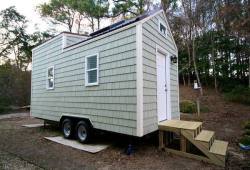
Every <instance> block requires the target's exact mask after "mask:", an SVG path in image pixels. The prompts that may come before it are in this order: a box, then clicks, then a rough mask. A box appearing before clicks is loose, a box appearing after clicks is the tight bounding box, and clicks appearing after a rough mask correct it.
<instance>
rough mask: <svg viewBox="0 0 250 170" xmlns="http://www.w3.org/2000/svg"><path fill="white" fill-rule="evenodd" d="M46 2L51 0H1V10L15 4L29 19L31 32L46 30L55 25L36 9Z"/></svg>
mask: <svg viewBox="0 0 250 170" xmlns="http://www.w3.org/2000/svg"><path fill="white" fill-rule="evenodd" d="M45 2H49V0H0V11H1V10H4V9H6V8H8V7H10V6H15V7H16V9H17V11H18V12H19V13H20V14H22V15H24V16H25V17H26V18H27V20H28V21H29V23H28V28H27V31H28V32H29V33H33V32H35V31H36V30H37V31H46V30H48V29H50V28H52V27H53V28H54V27H55V26H54V25H53V26H52V24H51V23H50V22H49V21H48V20H46V19H45V18H42V17H41V16H40V15H39V13H38V11H37V9H36V7H37V6H38V5H39V4H42V3H45ZM110 2H111V1H110ZM111 5H112V4H111ZM56 30H57V31H58V32H61V31H66V30H67V29H66V28H65V27H63V26H57V27H56Z"/></svg>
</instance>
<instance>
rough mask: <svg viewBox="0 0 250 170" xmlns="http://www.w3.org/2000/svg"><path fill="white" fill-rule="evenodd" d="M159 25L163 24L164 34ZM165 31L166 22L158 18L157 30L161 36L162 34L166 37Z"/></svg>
mask: <svg viewBox="0 0 250 170" xmlns="http://www.w3.org/2000/svg"><path fill="white" fill-rule="evenodd" d="M161 25H163V26H164V27H165V28H166V34H164V33H163V32H161ZM167 31H168V29H167V26H166V24H164V23H163V21H162V20H160V19H158V32H159V33H160V34H161V35H162V36H164V37H165V38H166V37H167V34H168V33H167Z"/></svg>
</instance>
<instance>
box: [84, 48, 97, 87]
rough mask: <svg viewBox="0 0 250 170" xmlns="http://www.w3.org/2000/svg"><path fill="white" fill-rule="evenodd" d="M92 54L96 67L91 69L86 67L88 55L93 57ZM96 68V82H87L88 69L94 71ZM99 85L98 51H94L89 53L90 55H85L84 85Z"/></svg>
mask: <svg viewBox="0 0 250 170" xmlns="http://www.w3.org/2000/svg"><path fill="white" fill-rule="evenodd" d="M93 56H96V68H93V69H88V67H87V66H88V63H87V61H88V58H90V57H93ZM94 70H96V74H97V75H96V82H94V83H89V82H88V72H89V71H94ZM97 85H99V53H96V54H91V55H88V56H86V57H85V86H86V87H87V86H97Z"/></svg>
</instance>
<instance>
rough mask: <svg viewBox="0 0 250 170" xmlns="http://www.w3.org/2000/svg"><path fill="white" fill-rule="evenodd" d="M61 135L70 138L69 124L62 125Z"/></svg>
mask: <svg viewBox="0 0 250 170" xmlns="http://www.w3.org/2000/svg"><path fill="white" fill-rule="evenodd" d="M63 133H64V134H65V136H67V137H68V136H70V134H71V125H70V123H69V122H66V123H64V126H63Z"/></svg>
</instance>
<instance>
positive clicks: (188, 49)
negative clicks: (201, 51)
mask: <svg viewBox="0 0 250 170" xmlns="http://www.w3.org/2000/svg"><path fill="white" fill-rule="evenodd" d="M187 51H188V71H187V74H188V75H187V76H188V87H190V86H191V78H190V69H191V52H190V47H189V43H187Z"/></svg>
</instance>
